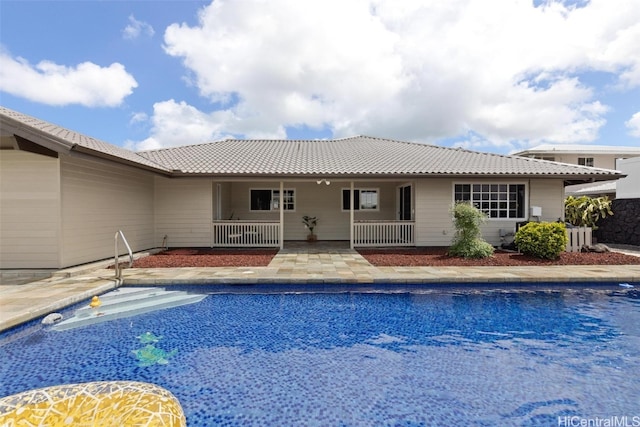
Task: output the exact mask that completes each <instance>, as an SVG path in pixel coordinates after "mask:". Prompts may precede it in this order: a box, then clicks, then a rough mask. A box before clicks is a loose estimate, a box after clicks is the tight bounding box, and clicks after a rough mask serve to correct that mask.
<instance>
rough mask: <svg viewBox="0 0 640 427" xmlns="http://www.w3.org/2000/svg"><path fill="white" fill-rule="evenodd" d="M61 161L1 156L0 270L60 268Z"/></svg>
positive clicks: (5, 152)
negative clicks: (59, 172)
mask: <svg viewBox="0 0 640 427" xmlns="http://www.w3.org/2000/svg"><path fill="white" fill-rule="evenodd" d="M58 170H59V162H58V159H55V158H52V157H47V156H41V155H38V154H32V153H27V152H23V151H17V150H16V151H14V150H3V151H2V152H1V154H0V268H59V267H60V250H59V243H58V239H59V237H60V180H59V179H58Z"/></svg>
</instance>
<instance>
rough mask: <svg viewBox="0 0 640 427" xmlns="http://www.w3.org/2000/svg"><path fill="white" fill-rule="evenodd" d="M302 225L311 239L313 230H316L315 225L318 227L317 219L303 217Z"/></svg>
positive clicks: (307, 216)
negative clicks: (307, 230)
mask: <svg viewBox="0 0 640 427" xmlns="http://www.w3.org/2000/svg"><path fill="white" fill-rule="evenodd" d="M302 223H303V224H304V226H305V227H306V228H307V229H309V237H311V238H313V237H314V234H313V230H314V229H315V228H316V225H318V218H316V217H315V216H309V215H305V216H303V217H302Z"/></svg>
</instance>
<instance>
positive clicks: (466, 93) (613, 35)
mask: <svg viewBox="0 0 640 427" xmlns="http://www.w3.org/2000/svg"><path fill="white" fill-rule="evenodd" d="M164 41H165V50H166V52H167V53H168V54H169V55H172V56H175V57H179V58H181V59H182V60H183V62H184V65H185V67H186V68H187V69H188V72H189V73H191V75H192V76H193V78H192V80H193V81H194V83H195V84H196V85H197V87H198V89H199V91H200V93H201V95H202V96H204V97H206V98H208V99H210V100H211V102H212V103H214V102H215V103H222V105H223V110H221V111H217V112H215V113H212V114H207V113H203V112H200V111H198V110H196V109H195V108H193V107H190V106H188V105H186V104H184V103H180V104H176V103H175V102H173V101H168V102H169V104H167V105H171V106H172V108H176V106H179V107H180V108H179V110H180V111H182V112H183V113H184V111H186V110H190V111H191V113H190V114H189V117H191V118H194V117H196V116H198V117H200V118H201V120H203V121H205V122H206V123H208V125H207V126H208V127H210V128H214V129H215V131H214V132H210V133H211V134H220V135H222V134H225V133H236V132H238V133H240V134H241V135H243V136H247V137H249V135H251V134H253V132H254V130H258V131H259V130H265V132H266V134H270V135H271V134H280V133H281V132H282V129H284V128H285V127H287V126H298V125H306V126H309V127H312V128H319V127H324V126H326V127H328V128H329V129H331V130H332V131H333V133H334V136H345V135H352V134H372V135H378V136H390V137H395V138H404V139H412V140H424V141H434V140H437V139H439V138H448V137H454V136H459V135H465V134H467V133H468V132H473V133H474V134H477V135H478V140H479V141H486V143H487V144H494V145H505V144H509V143H511V142H513V143H537V142H540V141H549V142H557V143H571V142H587V141H593V140H594V139H596V138H597V135H598V131H599V129H600V128H601V127H602V126H603V125H604V124H605V122H606V120H605V116H606V112H607V111H608V108H607V106H605V105H602V104H601V103H600V102H599V101H598V100H597V99H596V96H595V95H594V93H595V91H594V90H593V88H591V87H588V86H586V85H585V83H583V82H581V81H580V73H581V72H584V71H603V72H606V73H612V74H613V75H615V76H616V77H617V78H618V81H619V83H620V85H621V86H623V87H625V88H627V89H628V88H632V87H635V86H638V85H640V55H638V54H637V46H639V45H640V2H636V1H631V2H630V1H628V0H591V1H590V2H584V3H580V4H579V7H575V6H567V5H565V4H563V3H562V2H559V1H553V0H549V1H545V2H544V5H543V6H541V7H534V2H532V1H530V0H526V1H525V0H519V1H514V0H496V1H491V2H487V1H484V0H448V1H446V2H427V1H424V0H413V1H411V0H406V1H403V2H397V1H394V0H354V1H350V2H344V1H342V0H326V1H323V2H300V1H297V0H271V1H268V2H264V1H261V0H248V1H244V2H221V1H216V2H213V3H212V4H211V5H209V6H207V7H205V8H203V9H202V10H201V12H200V15H199V23H198V25H196V26H193V27H192V26H189V25H187V24H173V25H171V26H169V27H168V28H167V29H166V31H165V35H164ZM161 104H164V103H161ZM212 108H213V107H212ZM159 110H161V109H159ZM159 113H160V111H155V112H154V114H159ZM163 118H166V117H165V116H163ZM156 121H157V120H156V118H155V116H154V122H156ZM155 129H156V133H155V134H154V138H155V141H156V143H157V144H160V145H165V144H175V143H178V141H176V138H175V135H176V133H175V132H173V130H171V129H166V130H165V129H164V126H162V125H157V126H156V127H155ZM165 131H166V132H167V134H166V136H165V133H164V132H165ZM189 142H191V141H182V142H180V143H182V144H184V143H189Z"/></svg>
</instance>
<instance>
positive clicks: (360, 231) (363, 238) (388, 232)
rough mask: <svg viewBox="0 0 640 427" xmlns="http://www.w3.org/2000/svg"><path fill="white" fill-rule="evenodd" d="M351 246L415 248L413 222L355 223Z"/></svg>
mask: <svg viewBox="0 0 640 427" xmlns="http://www.w3.org/2000/svg"><path fill="white" fill-rule="evenodd" d="M353 228H354V230H353V246H415V237H414V235H415V222H413V221H356V222H354V224H353Z"/></svg>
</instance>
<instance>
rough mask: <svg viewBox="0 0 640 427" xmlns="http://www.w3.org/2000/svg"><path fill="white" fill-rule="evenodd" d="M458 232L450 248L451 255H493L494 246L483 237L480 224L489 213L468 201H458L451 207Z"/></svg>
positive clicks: (482, 256)
mask: <svg viewBox="0 0 640 427" xmlns="http://www.w3.org/2000/svg"><path fill="white" fill-rule="evenodd" d="M451 213H452V214H453V224H454V226H455V228H456V234H455V236H454V237H453V241H452V242H451V247H450V248H449V255H450V256H459V257H463V258H486V257H490V256H491V255H493V246H491V244H490V243H488V242H486V241H485V240H484V239H482V235H481V233H480V225H481V224H482V223H483V222H485V221H486V219H487V215H486V214H485V213H484V212H482V211H481V210H479V209H478V208H476V207H475V206H473V205H472V204H470V203H468V202H458V203H456V204H455V205H453V207H452V208H451Z"/></svg>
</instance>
